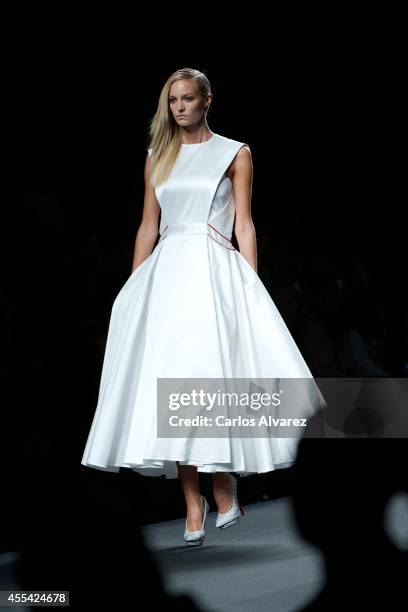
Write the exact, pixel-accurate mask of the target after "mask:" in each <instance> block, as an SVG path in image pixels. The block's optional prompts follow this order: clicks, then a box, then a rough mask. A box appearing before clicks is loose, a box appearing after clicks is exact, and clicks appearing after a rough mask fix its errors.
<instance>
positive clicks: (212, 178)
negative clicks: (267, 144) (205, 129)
mask: <svg viewBox="0 0 408 612" xmlns="http://www.w3.org/2000/svg"><path fill="white" fill-rule="evenodd" d="M244 144H245V143H243V142H239V141H237V140H232V139H230V138H226V137H225V136H220V135H219V134H214V135H213V136H212V137H211V138H210V139H209V140H207V141H205V142H203V143H197V144H182V145H181V149H180V151H179V155H178V157H177V159H176V162H175V164H174V166H173V168H172V171H171V173H170V175H169V177H168V178H167V180H166V181H164V182H163V183H162V184H161V185H159V186H158V187H156V188H155V193H156V197H157V200H158V202H159V204H160V208H161V219H160V228H159V232H160V235H162V234H163V233H164V232H165V230H166V228H167V227H172V226H181V225H183V226H189V225H190V226H191V225H192V224H193V225H194V224H195V226H196V227H200V225H202V224H207V223H210V224H211V226H213V227H214V228H215V229H216V230H217V231H219V232H221V233H222V234H223V235H224V236H226V237H227V238H229V239H230V238H231V236H232V230H233V225H234V216H235V200H234V192H233V188H232V183H231V181H230V179H229V178H228V177H227V176H226V171H227V170H228V167H229V166H230V164H231V162H232V161H233V159H234V157H235V155H236V153H237V152H238V150H239V149H240V148H241V147H242V146H244ZM149 153H151V149H149Z"/></svg>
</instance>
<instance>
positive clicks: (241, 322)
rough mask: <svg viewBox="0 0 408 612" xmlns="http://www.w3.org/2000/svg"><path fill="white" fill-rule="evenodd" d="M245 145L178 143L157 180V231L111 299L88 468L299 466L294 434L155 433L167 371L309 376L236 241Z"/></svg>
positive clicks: (169, 473) (177, 374) (162, 471)
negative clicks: (235, 173)
mask: <svg viewBox="0 0 408 612" xmlns="http://www.w3.org/2000/svg"><path fill="white" fill-rule="evenodd" d="M244 144H245V143H242V142H238V141H236V140H232V139H230V138H226V137H224V136H221V135H219V134H213V136H212V137H211V138H210V139H209V140H207V141H205V142H203V143H197V144H183V145H181V150H180V153H179V156H178V158H177V160H176V163H175V165H174V167H173V169H172V172H171V174H170V176H169V178H168V179H167V180H166V181H165V182H164V183H162V184H161V185H159V186H158V187H157V188H156V189H155V192H156V196H157V199H158V201H159V204H160V208H161V221H160V228H159V233H160V239H159V242H158V243H157V245H156V247H155V248H154V249H153V251H152V253H151V254H150V255H149V256H148V257H147V259H145V260H144V261H143V262H142V263H141V264H140V265H139V266H138V267H137V268H136V269H135V270H134V271H133V272H132V274H131V275H130V276H129V278H128V279H127V281H126V282H125V284H124V285H123V287H122V288H121V290H120V291H119V293H118V295H117V296H116V298H115V301H114V303H113V306H112V311H111V317H110V323H109V330H108V336H107V342H106V347H105V356H104V362H103V368H102V374H101V381H100V388H99V396H98V403H97V407H96V411H95V415H94V418H93V422H92V426H91V429H90V432H89V436H88V440H87V443H86V446H85V450H84V453H83V457H82V460H81V463H82V464H83V465H86V466H89V467H92V468H96V469H100V470H107V471H111V472H118V471H119V468H120V467H127V468H130V469H132V470H134V471H136V472H138V473H140V474H142V475H146V476H161V475H164V476H166V477H167V478H176V477H178V471H177V465H176V461H178V462H179V463H181V464H187V465H195V466H197V469H198V471H199V472H215V471H231V472H236V473H238V474H240V475H243V476H245V475H248V474H253V473H262V472H268V471H271V470H274V469H276V468H282V467H287V466H290V465H292V464H293V463H294V461H295V459H296V451H297V443H298V441H299V439H297V438H296V437H290V438H282V437H279V438H274V437H266V436H264V437H259V438H253V437H252V438H251V437H242V438H240V437H229V436H228V435H226V436H225V437H222V438H221V437H218V438H215V437H213V438H208V437H207V438H197V437H195V436H191V437H187V438H177V437H175V438H174V437H173V438H163V437H158V436H157V396H156V394H157V378H158V377H161V378H186V379H190V378H218V379H219V378H225V377H237V378H249V377H254V378H268V379H269V378H273V377H276V378H285V377H286V378H298V377H299V378H300V377H303V378H306V379H309V380H310V379H312V375H311V372H310V371H309V369H308V367H307V365H306V363H305V361H304V359H303V357H302V355H301V353H300V351H299V349H298V347H297V346H296V344H295V342H294V340H293V338H292V336H291V334H290V332H289V330H288V329H287V327H286V325H285V323H284V321H283V319H282V317H281V315H280V314H279V311H278V310H277V308H276V306H275V304H274V302H273V301H272V299H271V296H270V295H269V293H268V292H267V290H266V288H265V286H264V285H263V283H262V282H261V280H260V278H259V277H258V275H257V274H256V272H255V271H254V269H253V268H252V266H251V265H250V264H249V263H248V262H247V260H246V259H245V258H244V257H243V256H242V255H241V254H240V253H239V251H238V250H236V249H235V248H234V246H233V244H232V242H231V236H232V231H233V225H234V217H235V201H234V194H233V190H232V183H231V181H230V179H229V178H228V177H227V176H226V170H227V169H228V167H229V166H230V164H231V162H232V161H233V159H234V157H235V155H236V154H237V152H238V151H239V149H240V148H241V147H242V146H244ZM150 153H151V150H150V149H149V154H150ZM318 407H319V403H318V404H315V403H314V400H313V401H312V400H310V398H309V397H308V398H307V401H306V402H303V403H302V405H301V406H300V408H301V413H302V414H306V413H307V415H310V414H312V413H313V412H314V411H315V410H316V409H317V408H318Z"/></svg>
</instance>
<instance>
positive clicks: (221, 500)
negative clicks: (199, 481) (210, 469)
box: [212, 472, 232, 514]
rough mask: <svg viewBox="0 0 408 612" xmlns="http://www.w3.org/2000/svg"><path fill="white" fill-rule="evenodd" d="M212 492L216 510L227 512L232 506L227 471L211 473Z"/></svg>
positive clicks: (229, 479)
mask: <svg viewBox="0 0 408 612" xmlns="http://www.w3.org/2000/svg"><path fill="white" fill-rule="evenodd" d="M212 483H213V493H214V499H215V503H216V504H217V506H218V512H220V513H221V514H223V513H224V512H228V510H230V508H231V506H232V485H231V478H230V475H229V472H214V473H213V474H212Z"/></svg>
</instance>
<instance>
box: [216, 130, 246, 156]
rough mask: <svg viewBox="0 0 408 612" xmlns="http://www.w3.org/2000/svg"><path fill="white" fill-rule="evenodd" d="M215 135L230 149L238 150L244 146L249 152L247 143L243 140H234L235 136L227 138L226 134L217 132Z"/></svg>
mask: <svg viewBox="0 0 408 612" xmlns="http://www.w3.org/2000/svg"><path fill="white" fill-rule="evenodd" d="M217 136H218V137H219V139H220V142H221V143H223V144H224V145H225V146H226V147H228V148H229V149H231V150H234V151H239V150H240V149H242V148H243V149H245V148H246V149H247V151H249V152H250V148H249V145H248V143H247V142H245V141H243V140H236V139H235V138H229V137H228V136H222V135H221V134H217Z"/></svg>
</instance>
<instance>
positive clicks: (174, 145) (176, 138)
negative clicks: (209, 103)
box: [149, 68, 211, 187]
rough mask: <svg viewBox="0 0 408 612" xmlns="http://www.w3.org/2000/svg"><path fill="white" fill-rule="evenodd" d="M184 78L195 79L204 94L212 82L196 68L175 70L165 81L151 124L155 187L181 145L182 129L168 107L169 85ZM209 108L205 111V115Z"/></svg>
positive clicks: (162, 179) (207, 92)
mask: <svg viewBox="0 0 408 612" xmlns="http://www.w3.org/2000/svg"><path fill="white" fill-rule="evenodd" d="M181 79H190V80H193V81H194V82H195V83H196V84H197V89H198V92H199V94H200V95H201V96H203V97H205V96H207V95H208V94H210V93H211V85H210V82H209V80H208V78H207V77H206V75H205V74H204V73H203V72H200V70H196V69H194V68H181V69H180V70H176V72H173V74H172V75H171V76H170V77H169V78H168V79H167V81H166V82H165V84H164V86H163V89H162V90H161V93H160V97H159V103H158V106H157V110H156V113H155V114H154V116H153V118H152V120H151V122H150V127H149V135H150V144H149V149H151V155H150V157H151V162H152V163H151V182H152V184H153V185H154V186H155V187H156V186H157V185H160V183H163V182H164V181H165V180H166V179H167V177H168V176H169V174H170V172H171V169H172V168H173V165H174V163H175V161H176V159H177V156H178V154H179V151H180V148H181V138H182V131H183V129H182V127H180V126H179V125H177V123H176V121H175V120H174V117H173V115H172V113H171V111H170V108H169V95H170V88H171V86H172V84H173V83H174V81H178V80H181ZM207 111H208V109H207ZM207 111H205V113H206V114H207Z"/></svg>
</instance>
